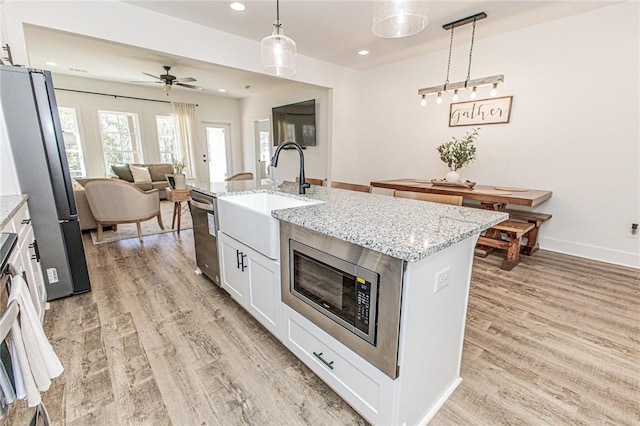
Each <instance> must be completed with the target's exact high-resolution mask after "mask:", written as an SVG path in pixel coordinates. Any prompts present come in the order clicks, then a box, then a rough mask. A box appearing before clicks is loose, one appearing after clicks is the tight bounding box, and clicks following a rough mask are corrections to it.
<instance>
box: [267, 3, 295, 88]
mask: <svg viewBox="0 0 640 426" xmlns="http://www.w3.org/2000/svg"><path fill="white" fill-rule="evenodd" d="M260 49H261V56H262V70H263V71H264V72H266V73H268V74H272V75H277V76H288V75H293V74H295V73H296V42H295V41H293V40H292V39H290V38H289V37H287V36H286V35H284V30H283V29H282V22H280V0H276V21H275V22H274V23H273V33H272V34H271V35H270V36H267V37H265V38H263V39H262V42H261V43H260Z"/></svg>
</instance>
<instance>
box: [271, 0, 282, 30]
mask: <svg viewBox="0 0 640 426" xmlns="http://www.w3.org/2000/svg"><path fill="white" fill-rule="evenodd" d="M273 25H274V26H275V27H276V31H277V32H278V34H280V27H281V26H282V23H280V0H276V23H275V24H273Z"/></svg>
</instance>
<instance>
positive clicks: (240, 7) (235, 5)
mask: <svg viewBox="0 0 640 426" xmlns="http://www.w3.org/2000/svg"><path fill="white" fill-rule="evenodd" d="M229 7H230V8H231V9H233V10H236V11H238V12H242V11H243V10H245V9H246V7H245V6H244V4H242V3H238V2H234V3H231V4H230V5H229Z"/></svg>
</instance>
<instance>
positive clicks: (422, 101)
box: [420, 95, 427, 106]
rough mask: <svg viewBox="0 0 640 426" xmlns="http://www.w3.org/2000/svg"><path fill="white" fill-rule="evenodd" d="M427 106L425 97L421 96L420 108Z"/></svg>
mask: <svg viewBox="0 0 640 426" xmlns="http://www.w3.org/2000/svg"><path fill="white" fill-rule="evenodd" d="M426 104H427V98H426V96H425V95H422V99H420V106H425V105H426Z"/></svg>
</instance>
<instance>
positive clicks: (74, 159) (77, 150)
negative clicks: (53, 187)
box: [58, 107, 87, 178]
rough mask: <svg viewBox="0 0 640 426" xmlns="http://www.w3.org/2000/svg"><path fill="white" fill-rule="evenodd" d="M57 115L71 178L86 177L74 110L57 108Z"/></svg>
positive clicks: (76, 116)
mask: <svg viewBox="0 0 640 426" xmlns="http://www.w3.org/2000/svg"><path fill="white" fill-rule="evenodd" d="M58 114H59V115H60V124H61V125H62V136H63V138H64V148H65V150H66V152H67V163H69V172H70V174H71V177H72V178H82V177H86V176H87V171H86V169H85V167H84V157H83V156H82V144H81V142H80V132H79V130H78V115H77V114H76V109H75V108H72V107H58Z"/></svg>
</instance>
